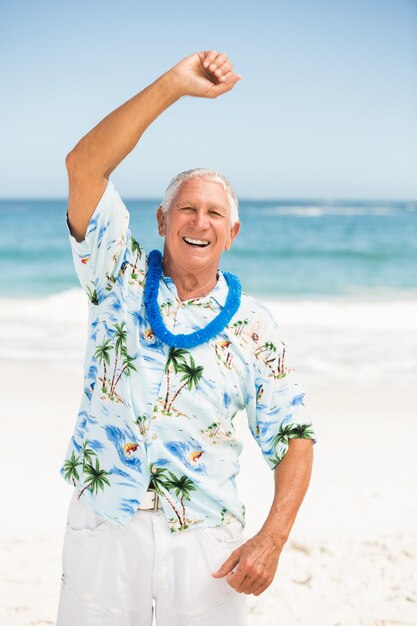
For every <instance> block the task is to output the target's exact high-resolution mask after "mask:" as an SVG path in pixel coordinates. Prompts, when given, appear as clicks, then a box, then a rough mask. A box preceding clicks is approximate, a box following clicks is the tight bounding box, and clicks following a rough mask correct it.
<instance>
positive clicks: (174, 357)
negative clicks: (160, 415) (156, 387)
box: [163, 347, 187, 411]
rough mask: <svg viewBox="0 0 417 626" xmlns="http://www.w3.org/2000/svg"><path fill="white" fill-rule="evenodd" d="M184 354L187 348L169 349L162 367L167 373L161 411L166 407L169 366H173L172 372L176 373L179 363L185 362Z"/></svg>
mask: <svg viewBox="0 0 417 626" xmlns="http://www.w3.org/2000/svg"><path fill="white" fill-rule="evenodd" d="M186 354H187V350H183V349H182V348H173V347H171V348H170V349H169V352H168V359H167V362H166V365H165V369H164V373H165V374H166V375H167V392H166V396H165V403H164V408H163V411H166V408H167V405H168V398H169V385H170V371H171V366H172V367H173V369H174V372H175V373H176V374H177V373H178V369H179V367H180V365H181V364H182V363H185V362H186V361H185V355H186Z"/></svg>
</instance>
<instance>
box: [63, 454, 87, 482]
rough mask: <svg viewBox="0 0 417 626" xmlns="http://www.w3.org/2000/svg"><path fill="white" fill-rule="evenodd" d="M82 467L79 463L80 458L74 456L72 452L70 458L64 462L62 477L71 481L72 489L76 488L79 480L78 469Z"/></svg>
mask: <svg viewBox="0 0 417 626" xmlns="http://www.w3.org/2000/svg"><path fill="white" fill-rule="evenodd" d="M80 465H83V462H82V461H81V457H79V456H75V454H74V450H73V451H72V454H71V458H70V459H66V460H65V462H64V476H65V480H72V482H73V484H74V487H76V485H77V482H76V481H78V480H80V475H79V473H78V469H77V468H78V467H79V466H80Z"/></svg>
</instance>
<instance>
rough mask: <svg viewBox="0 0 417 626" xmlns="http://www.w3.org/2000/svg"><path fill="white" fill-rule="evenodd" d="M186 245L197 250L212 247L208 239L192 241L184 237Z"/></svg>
mask: <svg viewBox="0 0 417 626" xmlns="http://www.w3.org/2000/svg"><path fill="white" fill-rule="evenodd" d="M183 240H184V241H185V243H188V245H189V246H194V247H197V248H207V246H209V245H210V242H209V241H208V240H207V239H192V238H191V237H183Z"/></svg>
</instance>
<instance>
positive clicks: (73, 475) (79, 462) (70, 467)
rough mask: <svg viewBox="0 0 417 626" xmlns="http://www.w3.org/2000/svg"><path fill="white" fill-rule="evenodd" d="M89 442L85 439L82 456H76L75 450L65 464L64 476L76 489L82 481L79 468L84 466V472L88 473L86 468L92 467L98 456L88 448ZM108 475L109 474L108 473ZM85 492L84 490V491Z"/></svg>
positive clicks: (81, 451)
mask: <svg viewBox="0 0 417 626" xmlns="http://www.w3.org/2000/svg"><path fill="white" fill-rule="evenodd" d="M88 444H89V441H88V439H85V440H84V442H83V445H82V446H81V450H80V454H79V455H78V456H75V454H74V450H73V451H72V454H71V458H70V459H66V461H65V462H64V475H65V478H66V479H67V480H70V479H72V482H73V484H74V487H76V485H77V482H76V481H79V480H80V475H79V473H78V468H79V467H81V466H82V469H83V472H86V468H88V467H89V466H92V463H93V456H97V454H96V453H95V452H94V450H92V449H91V448H89V447H88ZM97 463H98V459H96V465H97ZM106 473H107V472H106ZM83 491H84V489H83Z"/></svg>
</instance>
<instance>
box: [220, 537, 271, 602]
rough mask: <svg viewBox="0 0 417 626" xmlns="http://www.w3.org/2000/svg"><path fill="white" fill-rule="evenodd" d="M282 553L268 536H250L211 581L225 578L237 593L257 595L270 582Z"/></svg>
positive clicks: (234, 551)
mask: <svg viewBox="0 0 417 626" xmlns="http://www.w3.org/2000/svg"><path fill="white" fill-rule="evenodd" d="M281 551H282V546H279V545H278V544H277V542H276V541H275V540H274V539H273V537H272V536H270V535H267V534H261V533H260V532H259V533H257V534H256V535H254V537H252V538H251V539H249V540H248V541H246V542H245V543H244V544H242V545H241V546H239V547H238V548H236V550H233V552H232V553H231V555H230V556H229V558H228V559H226V561H225V562H224V563H223V564H222V565H221V566H220V568H219V569H218V570H217V571H216V572H212V574H211V575H212V576H213V577H214V578H222V577H223V576H227V578H226V580H227V582H228V583H229V585H230V586H231V587H233V589H236V591H238V592H239V593H246V594H250V593H253V595H254V596H259V595H260V594H261V593H263V592H264V591H265V589H267V588H268V587H269V585H270V584H271V583H272V581H273V579H274V576H275V572H276V569H277V566H278V560H279V557H280V554H281Z"/></svg>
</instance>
